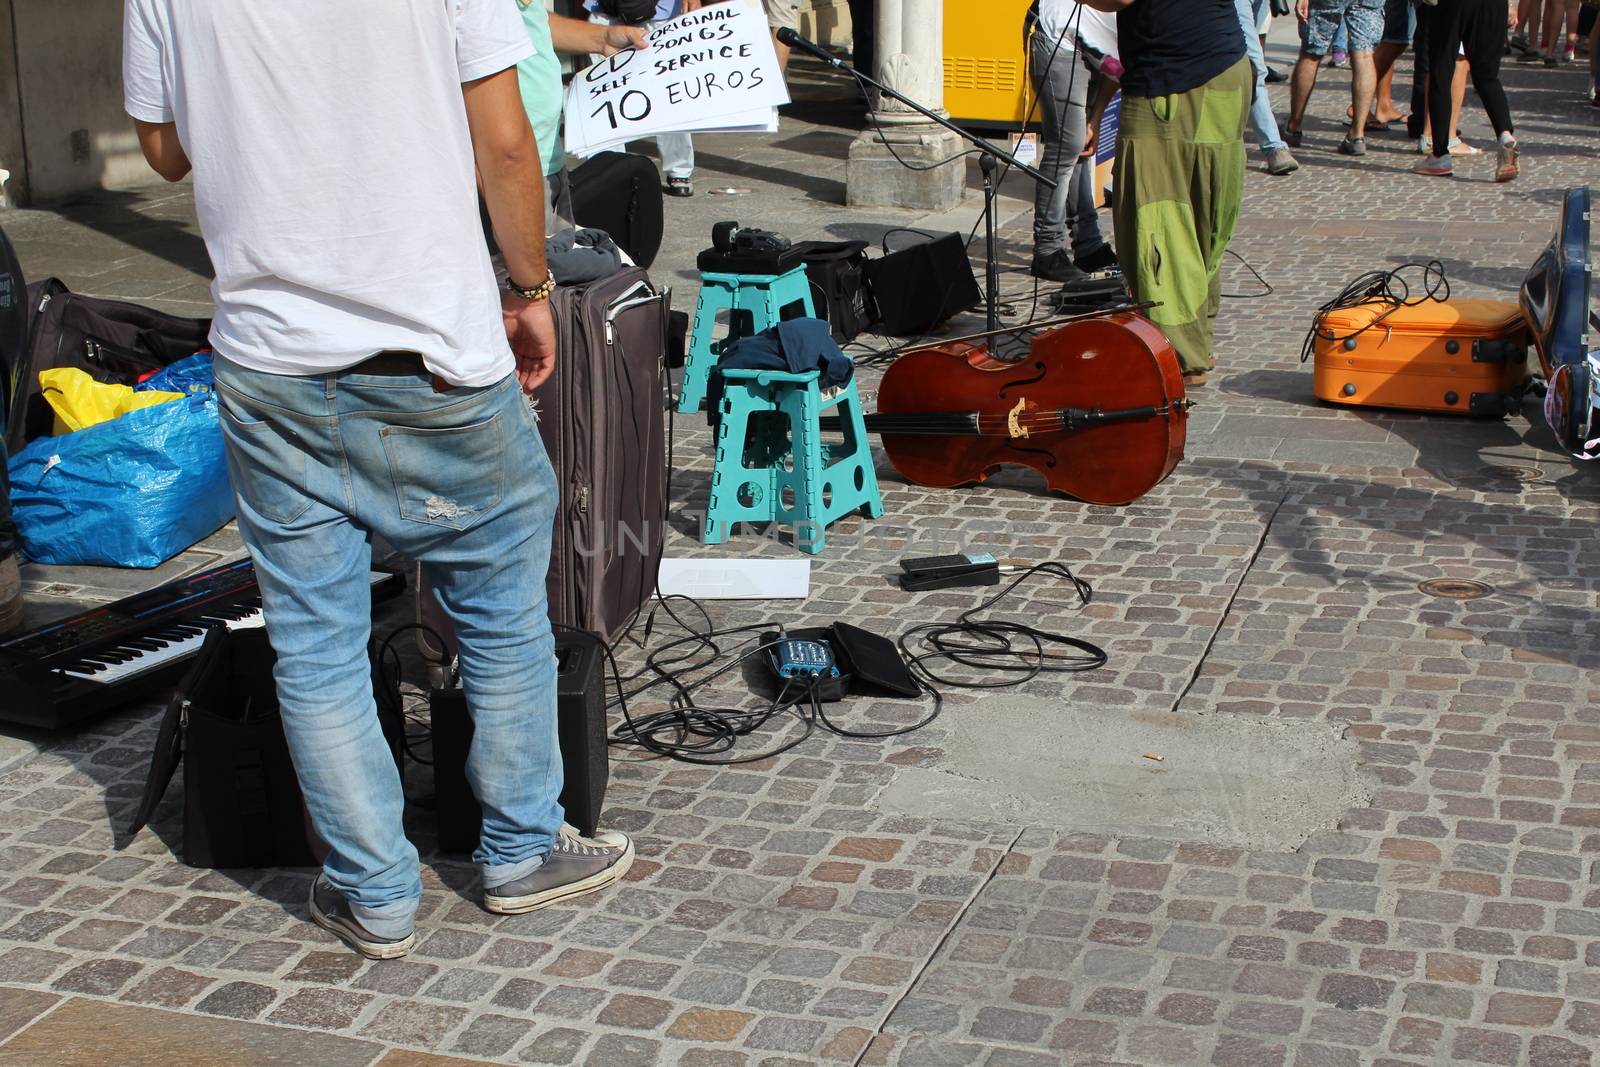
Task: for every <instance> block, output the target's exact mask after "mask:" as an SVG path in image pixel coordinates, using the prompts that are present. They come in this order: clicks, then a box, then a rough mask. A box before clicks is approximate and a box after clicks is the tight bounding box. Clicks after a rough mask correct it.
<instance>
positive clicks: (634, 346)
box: [535, 267, 671, 643]
mask: <svg viewBox="0 0 1600 1067" xmlns="http://www.w3.org/2000/svg"><path fill="white" fill-rule="evenodd" d="M670 299H671V295H670V293H668V292H660V291H658V290H657V289H656V288H655V287H654V286H653V285H651V283H650V278H649V275H647V274H646V273H645V272H644V271H643V270H641V269H640V268H638V267H623V268H622V269H621V270H620V271H618V272H617V273H615V274H613V275H611V276H609V277H606V278H601V279H598V280H596V281H593V282H588V283H585V284H582V285H563V286H558V287H557V288H556V291H555V293H554V294H553V295H552V296H551V297H550V304H551V311H552V312H553V313H554V316H555V322H556V369H555V371H554V373H552V374H551V376H550V378H549V380H548V381H546V382H545V383H544V385H542V386H540V388H539V391H538V393H537V394H536V397H535V399H536V401H537V404H538V410H539V429H540V431H541V434H542V435H543V437H544V443H545V448H546V449H547V450H548V451H549V453H550V463H551V465H552V466H553V467H554V468H555V472H556V482H557V484H558V485H559V486H560V487H561V509H560V512H559V513H558V514H557V516H556V526H555V536H554V539H553V541H552V543H551V552H550V575H549V586H548V589H549V597H550V619H551V621H552V622H555V623H559V624H562V625H566V626H573V627H577V628H578V629H580V630H587V631H589V632H590V633H594V634H598V635H599V636H600V637H602V638H604V639H605V640H606V641H607V642H608V643H609V642H611V641H614V640H615V639H616V638H617V637H618V635H620V634H621V633H622V632H623V631H624V630H626V629H627V628H628V626H629V625H630V624H631V623H632V622H633V620H634V618H635V617H636V616H637V615H638V613H639V609H640V608H641V607H642V606H643V605H644V604H645V602H646V601H648V600H649V599H650V596H651V594H652V593H653V592H654V591H655V585H656V571H657V569H658V568H659V566H660V563H661V549H662V545H663V543H664V541H665V539H666V517H667V476H668V473H667V447H666V403H667V401H666V370H665V358H666V347H667V316H668V313H669V311H670Z"/></svg>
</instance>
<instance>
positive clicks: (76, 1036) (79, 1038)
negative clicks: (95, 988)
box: [0, 997, 445, 1067]
mask: <svg viewBox="0 0 1600 1067" xmlns="http://www.w3.org/2000/svg"><path fill="white" fill-rule="evenodd" d="M382 1052H383V1050H382V1049H381V1048H380V1047H379V1046H377V1045H373V1044H371V1043H369V1042H365V1041H352V1040H350V1039H349V1038H345V1037H334V1036H331V1035H328V1034H314V1033H307V1032H305V1031H302V1030H285V1029H281V1028H273V1027H265V1026H258V1025H256V1024H254V1023H240V1022H233V1021H229V1020H224V1019H208V1018H205V1017H202V1016H197V1015H185V1014H179V1013H176V1012H170V1011H159V1010H156V1009H153V1008H141V1007H133V1006H130V1005H124V1004H112V1003H108V1002H106V1001H102V1000H87V999H83V998H79V997H73V998H71V999H69V1000H67V1001H66V1002H65V1003H63V1004H62V1005H61V1006H60V1007H58V1008H56V1009H55V1010H54V1011H52V1012H50V1013H49V1014H48V1015H46V1016H44V1017H43V1018H41V1019H40V1020H39V1021H38V1022H35V1023H34V1024H33V1025H32V1026H29V1027H28V1028H27V1029H25V1030H23V1031H22V1032H21V1033H19V1034H17V1035H16V1036H15V1037H13V1038H11V1040H9V1041H7V1042H5V1043H4V1044H0V1064H6V1065H7V1067H43V1065H45V1064H50V1065H52V1067H101V1065H103V1064H106V1063H116V1064H118V1065H119V1067H216V1065H217V1064H222V1063H227V1064H233V1065H238V1067H280V1065H281V1067H302V1065H305V1064H317V1065H318V1067H367V1065H368V1064H370V1063H372V1062H373V1060H374V1058H375V1057H377V1056H378V1055H380V1054H381V1053H382ZM439 1067H445V1065H444V1064H441V1065H439Z"/></svg>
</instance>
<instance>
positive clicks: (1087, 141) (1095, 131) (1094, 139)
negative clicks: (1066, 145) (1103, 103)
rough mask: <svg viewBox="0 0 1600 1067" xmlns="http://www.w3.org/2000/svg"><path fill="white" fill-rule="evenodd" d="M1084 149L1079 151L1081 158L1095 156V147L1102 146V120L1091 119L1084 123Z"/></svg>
mask: <svg viewBox="0 0 1600 1067" xmlns="http://www.w3.org/2000/svg"><path fill="white" fill-rule="evenodd" d="M1083 129H1084V138H1083V151H1082V152H1079V153H1078V158H1079V159H1086V158H1088V157H1090V156H1093V155H1094V153H1095V149H1097V148H1099V147H1100V120H1099V119H1097V118H1096V119H1090V120H1089V121H1088V122H1086V123H1084V126H1083Z"/></svg>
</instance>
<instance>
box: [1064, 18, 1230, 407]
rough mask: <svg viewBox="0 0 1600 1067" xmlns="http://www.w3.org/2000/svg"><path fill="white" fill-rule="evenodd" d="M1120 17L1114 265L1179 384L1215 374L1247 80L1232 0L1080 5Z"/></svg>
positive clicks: (1118, 24)
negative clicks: (1171, 357)
mask: <svg viewBox="0 0 1600 1067" xmlns="http://www.w3.org/2000/svg"><path fill="white" fill-rule="evenodd" d="M1079 2H1080V3H1085V4H1088V5H1089V6H1090V7H1093V8H1095V9H1097V10H1100V11H1115V12H1116V13H1117V42H1118V49H1119V51H1120V52H1121V59H1122V65H1123V68H1124V73H1123V77H1122V112H1121V115H1120V117H1119V119H1118V124H1117V162H1116V169H1115V172H1114V174H1115V179H1114V180H1115V198H1116V200H1115V206H1114V207H1113V209H1112V217H1113V219H1114V220H1115V222H1116V228H1117V258H1118V259H1119V260H1120V261H1121V262H1122V269H1123V271H1124V273H1125V274H1126V275H1127V277H1128V282H1129V284H1130V286H1131V287H1132V289H1133V295H1134V298H1135V299H1136V300H1149V301H1156V302H1158V303H1159V305H1160V306H1159V307H1155V308H1152V309H1151V311H1150V318H1151V320H1152V321H1153V322H1155V324H1156V325H1157V326H1159V327H1161V331H1162V332H1163V333H1165V334H1166V335H1167V339H1168V340H1170V341H1171V342H1172V346H1173V348H1175V349H1177V352H1178V360H1179V362H1180V363H1181V364H1182V365H1183V376H1184V381H1185V383H1186V384H1188V385H1199V384H1201V383H1203V382H1204V381H1205V377H1206V371H1207V370H1209V369H1210V368H1212V367H1214V366H1215V365H1216V361H1215V359H1214V357H1213V355H1212V351H1211V324H1212V320H1213V319H1215V318H1216V315H1217V306H1218V303H1219V302H1220V300H1221V285H1220V272H1221V269H1222V254H1223V252H1225V251H1226V250H1227V248H1228V244H1229V242H1231V241H1232V240H1233V230H1234V226H1235V225H1236V224H1237V223H1238V221H1239V202H1240V200H1241V199H1242V198H1243V196H1244V165H1245V154H1244V126H1245V120H1246V118H1247V117H1248V115H1249V112H1250V101H1251V94H1252V92H1253V91H1254V88H1255V78H1254V75H1253V73H1252V71H1251V68H1250V61H1249V60H1248V59H1247V58H1246V57H1245V44H1244V32H1243V31H1242V30H1241V29H1240V28H1239V16H1238V12H1237V10H1236V9H1235V7H1234V5H1233V3H1232V2H1231V0H1079Z"/></svg>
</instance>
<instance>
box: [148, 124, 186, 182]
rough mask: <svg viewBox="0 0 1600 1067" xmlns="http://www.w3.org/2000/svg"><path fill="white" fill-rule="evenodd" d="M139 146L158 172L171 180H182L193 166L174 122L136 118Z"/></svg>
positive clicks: (152, 167)
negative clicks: (147, 120)
mask: <svg viewBox="0 0 1600 1067" xmlns="http://www.w3.org/2000/svg"><path fill="white" fill-rule="evenodd" d="M133 124H134V126H135V127H136V128H137V129H138V132H139V147H140V149H142V150H143V151H144V158H145V159H146V160H147V161H148V162H149V164H150V167H151V169H152V170H154V171H155V172H156V173H157V174H159V175H161V176H162V177H163V178H165V179H167V181H169V182H181V181H182V180H183V179H184V178H185V177H186V176H187V175H188V173H189V171H190V170H191V169H193V168H192V166H191V164H190V163H189V154H188V153H187V152H185V151H184V150H183V145H182V144H180V143H179V142H178V126H177V124H176V123H172V122H144V121H142V120H140V119H135V120H134V122H133Z"/></svg>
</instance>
